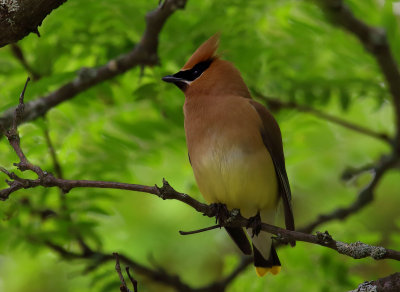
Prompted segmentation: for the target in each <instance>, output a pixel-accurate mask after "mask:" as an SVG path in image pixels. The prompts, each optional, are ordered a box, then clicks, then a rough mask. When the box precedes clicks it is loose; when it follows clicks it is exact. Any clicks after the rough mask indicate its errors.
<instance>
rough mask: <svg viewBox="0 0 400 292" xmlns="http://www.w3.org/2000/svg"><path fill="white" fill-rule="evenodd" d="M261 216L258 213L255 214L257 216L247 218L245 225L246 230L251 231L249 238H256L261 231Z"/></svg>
mask: <svg viewBox="0 0 400 292" xmlns="http://www.w3.org/2000/svg"><path fill="white" fill-rule="evenodd" d="M261 223H262V222H261V216H260V212H257V214H256V215H255V216H253V217H250V218H249V223H248V224H247V226H246V227H247V228H251V229H252V230H253V233H252V235H251V237H254V236H257V235H258V234H259V233H260V231H261Z"/></svg>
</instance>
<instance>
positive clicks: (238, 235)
mask: <svg viewBox="0 0 400 292" xmlns="http://www.w3.org/2000/svg"><path fill="white" fill-rule="evenodd" d="M225 229H226V231H227V232H228V234H229V236H230V237H231V238H232V240H233V241H234V242H235V243H236V245H237V247H238V248H239V249H240V250H241V251H242V252H243V253H244V254H247V255H250V254H251V245H250V242H249V239H248V238H247V236H246V233H245V232H244V230H243V228H241V227H225Z"/></svg>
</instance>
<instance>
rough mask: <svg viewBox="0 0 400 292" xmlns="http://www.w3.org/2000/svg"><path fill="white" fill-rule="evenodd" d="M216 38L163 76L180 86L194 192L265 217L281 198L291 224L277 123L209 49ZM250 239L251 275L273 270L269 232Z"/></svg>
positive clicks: (243, 244) (238, 233) (245, 246)
mask: <svg viewBox="0 0 400 292" xmlns="http://www.w3.org/2000/svg"><path fill="white" fill-rule="evenodd" d="M218 42H219V36H218V35H214V36H212V37H211V38H210V39H209V40H207V41H206V42H205V43H203V44H202V45H201V46H200V47H199V48H198V49H197V50H196V52H195V53H194V54H193V55H192V56H191V57H190V59H189V60H188V61H187V63H186V64H185V65H184V66H183V68H182V69H181V71H179V72H178V73H176V74H174V75H170V76H166V77H164V78H163V80H164V81H167V82H172V83H174V84H176V85H177V86H178V87H179V88H180V89H181V90H182V91H183V92H184V93H185V97H186V98H185V104H184V107H183V108H184V114H185V133H186V141H187V147H188V151H189V157H190V161H191V164H192V168H193V172H194V175H195V178H196V181H197V184H198V186H199V189H200V192H201V193H202V195H203V197H204V199H205V200H206V201H207V202H208V203H222V204H225V205H226V206H227V208H228V209H233V208H238V209H240V211H241V213H242V215H243V216H245V217H247V218H249V217H253V216H255V215H257V214H258V213H259V214H260V217H261V220H262V221H263V222H266V223H270V224H273V223H274V218H275V213H276V209H277V205H278V202H279V199H280V198H282V199H283V206H284V213H285V223H286V228H288V229H291V230H294V220H293V213H292V209H291V204H290V201H291V194H290V186H289V182H288V178H287V174H286V169H285V159H284V154H283V147H282V137H281V132H280V129H279V126H278V124H277V122H276V121H275V119H274V118H273V116H272V115H271V114H270V112H269V111H268V110H267V109H266V108H265V107H264V106H263V105H261V104H259V103H257V102H256V101H254V100H252V99H251V95H250V93H249V90H248V88H247V86H246V84H245V83H244V81H243V79H242V77H241V75H240V72H239V71H238V70H237V69H236V68H235V67H234V65H233V64H231V63H230V62H228V61H225V60H221V59H220V58H219V57H218V56H217V55H216V50H217V48H218ZM227 231H228V233H229V234H230V236H231V237H232V238H233V240H234V241H235V243H236V244H237V245H238V246H239V248H240V249H241V250H242V251H243V252H244V253H247V254H248V253H250V252H251V247H250V245H249V241H248V239H247V237H246V235H245V233H244V231H243V229H242V228H227ZM247 231H248V233H249V234H251V232H250V231H251V230H247ZM251 241H252V243H253V253H254V265H255V266H256V271H257V274H258V275H259V276H262V275H264V274H266V273H267V272H271V273H273V274H277V273H278V272H279V270H280V262H279V258H278V256H277V254H276V251H275V249H274V247H273V245H272V240H271V234H268V233H265V232H261V233H259V234H258V235H256V236H254V237H253V238H251Z"/></svg>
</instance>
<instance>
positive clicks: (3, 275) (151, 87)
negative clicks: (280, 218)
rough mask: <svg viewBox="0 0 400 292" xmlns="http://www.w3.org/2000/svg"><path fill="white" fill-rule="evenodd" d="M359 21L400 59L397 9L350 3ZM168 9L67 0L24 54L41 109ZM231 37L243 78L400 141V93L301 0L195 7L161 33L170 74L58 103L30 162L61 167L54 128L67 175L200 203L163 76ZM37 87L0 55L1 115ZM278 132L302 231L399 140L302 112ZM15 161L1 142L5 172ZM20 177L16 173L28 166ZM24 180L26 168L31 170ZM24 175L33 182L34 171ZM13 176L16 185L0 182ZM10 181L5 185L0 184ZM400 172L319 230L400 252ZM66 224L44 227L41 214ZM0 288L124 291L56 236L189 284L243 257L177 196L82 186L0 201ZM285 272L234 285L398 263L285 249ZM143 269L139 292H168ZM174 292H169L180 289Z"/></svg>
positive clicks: (382, 270)
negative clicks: (212, 41) (212, 40)
mask: <svg viewBox="0 0 400 292" xmlns="http://www.w3.org/2000/svg"><path fill="white" fill-rule="evenodd" d="M346 3H347V4H348V5H349V6H350V7H351V9H352V10H353V11H354V13H355V14H356V16H358V17H360V18H361V19H363V20H364V21H366V22H367V23H369V24H371V25H376V26H380V27H383V28H385V29H386V31H387V34H388V39H389V41H390V45H391V48H392V52H393V54H394V55H395V58H396V59H397V60H399V58H400V50H399V49H400V34H399V21H398V16H396V14H395V13H394V10H393V7H394V6H393V4H394V1H378V0H365V1H346ZM157 4H158V1H155V0H154V1H146V0H141V1H131V0H117V1H111V2H110V1H106V0H96V1H95V0H88V1H78V0H68V1H67V2H66V3H65V4H63V5H62V6H61V7H59V8H58V9H56V10H55V11H53V12H52V13H51V14H50V15H49V16H48V17H47V18H46V19H45V20H44V22H43V25H42V26H41V27H40V28H39V30H40V33H41V37H40V38H38V37H37V36H36V35H34V34H31V35H29V36H28V37H26V38H24V39H23V40H21V41H20V42H19V43H18V45H19V46H20V47H21V49H22V50H23V52H24V55H25V57H26V59H27V61H28V63H29V64H30V66H31V67H32V68H33V70H34V71H35V72H37V73H38V74H39V75H40V76H42V78H41V79H40V80H38V81H34V82H31V83H30V84H29V86H28V89H27V93H26V100H27V101H29V100H34V99H35V98H38V97H40V96H44V95H46V94H47V93H50V92H52V91H54V90H55V89H57V88H58V87H59V86H60V85H62V84H64V83H66V82H68V81H70V80H72V79H73V78H74V77H75V76H76V74H77V71H79V69H80V68H82V67H96V66H100V65H102V64H105V63H106V62H107V61H108V60H109V59H111V58H114V57H117V56H118V55H120V54H123V53H126V52H128V51H130V50H131V49H132V48H133V47H134V44H135V43H137V42H138V41H139V40H140V38H141V36H142V34H143V31H144V28H145V21H144V16H145V14H146V13H147V12H148V11H150V10H152V9H154V8H155V7H156V6H157ZM217 31H219V32H221V43H220V50H219V52H220V53H221V55H222V56H223V58H224V59H227V60H229V61H232V62H233V63H234V64H235V65H236V66H237V67H238V68H239V70H240V71H241V72H242V75H243V78H244V80H245V81H246V83H247V84H248V86H249V87H250V88H252V89H255V90H257V91H259V92H262V93H263V94H265V95H268V96H274V97H277V98H279V99H281V100H283V101H296V102H298V103H299V104H303V105H308V106H312V107H314V108H317V109H320V110H321V111H323V112H326V113H330V114H333V115H335V116H338V117H342V118H344V119H346V120H348V121H351V122H354V123H356V124H360V125H363V126H365V127H367V128H370V129H373V130H376V131H379V132H384V133H388V134H393V132H394V126H393V119H394V117H393V108H392V105H391V97H390V95H389V93H388V90H387V87H386V85H385V83H384V79H383V77H382V74H381V72H380V70H379V68H378V67H377V65H376V62H375V60H374V59H373V58H372V57H371V55H369V54H368V53H367V52H366V51H365V50H364V49H363V48H362V46H361V45H360V43H359V42H358V41H357V40H356V39H355V38H354V37H353V36H351V35H349V34H347V33H345V32H343V31H342V30H341V29H339V28H337V27H335V26H332V25H331V24H330V22H329V21H328V20H327V18H326V16H325V15H324V14H323V12H322V11H321V10H320V8H319V7H317V6H316V5H315V4H314V3H312V2H307V1H296V0H292V1H290V0H285V1H282V0H274V1H264V0H257V1H239V0H236V1H234V0H230V1H228V0H219V1H211V0H203V1H192V0H189V1H188V3H187V5H186V8H185V10H179V11H176V12H175V13H174V14H173V15H172V16H171V17H170V19H169V20H168V21H167V23H166V25H165V27H164V28H163V30H162V32H161V34H160V46H159V56H160V60H161V65H160V66H157V67H153V68H145V69H144V71H143V73H141V70H140V68H134V69H132V70H130V71H128V72H127V73H125V74H123V75H120V76H119V77H117V78H115V79H112V80H110V81H107V82H104V83H102V84H100V85H98V86H95V87H92V88H91V89H89V90H87V91H85V92H83V93H81V94H79V95H78V96H76V97H75V98H74V99H71V100H69V101H67V102H65V103H63V104H61V105H60V106H57V107H56V108H54V109H52V110H51V111H50V112H49V113H48V114H47V115H46V119H38V120H36V121H34V122H31V123H28V124H24V125H23V126H21V127H20V134H21V137H22V147H23V149H24V150H25V152H26V154H27V156H28V158H29V159H30V160H31V161H32V162H33V163H36V164H38V165H40V166H41V167H42V168H43V169H46V170H48V171H51V172H53V171H54V169H53V167H54V166H53V163H52V160H51V156H50V154H49V151H48V147H47V144H46V139H45V136H44V131H46V129H48V131H49V134H50V137H51V140H52V142H53V144H54V148H55V149H56V153H57V156H58V159H59V161H60V164H61V167H62V170H63V174H64V177H65V178H68V179H93V180H110V181H120V182H130V183H138V184H145V185H154V184H159V185H160V184H161V181H162V178H164V177H165V178H166V179H167V180H168V181H169V183H170V184H171V185H172V186H173V187H174V188H175V189H177V190H179V191H181V192H186V193H188V194H190V195H191V196H193V197H195V198H197V199H199V200H202V198H201V195H200V193H199V191H198V189H197V186H196V184H195V181H194V177H193V174H192V170H191V167H190V164H189V162H188V159H187V150H186V145H185V137H184V130H183V113H182V105H183V102H184V96H183V94H182V93H181V92H180V91H179V90H178V89H177V88H175V87H174V86H172V85H170V84H165V83H163V82H161V81H160V78H161V77H162V76H164V75H166V74H170V73H175V72H176V71H177V70H179V68H180V67H181V66H182V65H183V64H184V63H185V62H186V60H187V58H188V57H189V56H190V55H191V54H192V53H193V51H194V50H195V49H196V48H197V46H198V45H199V44H201V43H202V42H203V41H204V40H206V39H207V38H208V37H210V36H211V35H212V34H214V33H215V32H217ZM26 77H27V72H26V70H25V69H24V68H23V67H22V66H21V64H20V62H19V61H18V60H17V59H16V58H15V57H14V56H13V54H12V52H11V49H10V46H6V47H3V48H1V49H0V111H1V112H2V111H4V110H6V109H8V108H9V107H10V106H12V105H15V104H16V103H17V98H18V96H19V93H20V91H21V89H22V87H23V84H24V82H25V79H26ZM274 115H275V117H276V118H277V120H278V122H279V124H280V126H281V130H282V133H283V140H284V148H285V154H286V164H287V171H288V175H289V180H290V182H291V186H292V192H293V205H294V213H295V219H296V224H297V226H299V227H300V226H304V225H305V224H307V223H309V222H311V221H312V220H314V219H315V218H316V217H317V216H318V214H321V213H327V212H329V211H332V210H334V209H335V208H337V207H339V206H346V205H348V204H350V203H351V202H352V201H353V200H354V199H355V198H356V194H357V192H358V191H359V190H360V189H361V188H362V187H363V186H365V185H366V184H367V183H368V181H369V180H370V178H371V177H370V175H369V174H363V175H361V176H360V177H358V178H357V179H354V180H351V181H347V182H344V181H342V180H341V179H340V177H341V174H342V173H343V171H344V170H345V169H346V168H348V167H360V166H363V165H366V164H369V163H373V162H374V161H375V160H377V159H378V158H379V157H380V155H381V154H383V153H385V152H389V146H388V145H386V144H385V143H384V142H382V141H379V140H376V139H373V138H371V137H368V136H365V135H361V134H358V133H356V132H352V131H350V130H347V129H344V128H342V127H340V126H337V125H334V124H331V123H328V122H326V121H324V120H322V119H318V118H316V117H314V116H312V115H309V114H305V113H301V112H298V111H296V110H293V109H291V110H281V111H275V112H274ZM16 161H17V157H16V155H15V153H14V152H13V151H12V149H11V147H10V146H9V144H8V142H7V140H6V139H4V138H2V139H1V140H0V165H2V166H3V167H6V168H7V169H9V170H12V169H14V167H13V165H12V163H13V162H16ZM17 173H18V172H17ZM24 175H25V176H26V175H27V174H24ZM28 176H29V175H28ZM1 178H2V181H3V179H5V178H6V177H5V176H4V175H3V174H2V177H1ZM1 187H2V188H5V187H6V184H5V183H4V182H1ZM399 187H400V175H399V172H395V171H391V172H388V173H387V174H386V175H385V177H384V178H383V179H382V181H381V182H380V184H379V186H378V188H377V191H376V194H375V195H376V196H375V200H374V202H373V203H372V204H370V205H368V206H367V207H365V208H363V209H362V210H361V211H359V212H358V213H356V214H354V215H352V216H350V217H349V218H348V219H346V220H345V221H332V222H329V223H327V224H324V225H322V226H319V227H318V228H317V229H318V230H321V231H324V230H329V232H330V234H332V235H333V236H334V238H335V239H337V240H341V241H346V242H354V241H357V240H360V241H362V242H365V243H369V244H375V245H382V246H385V247H387V248H393V249H396V248H397V249H398V248H399V245H400V235H399V228H400V213H399V206H400V196H399V191H398V190H399ZM46 209H51V210H53V211H56V212H57V215H53V216H50V217H46V218H43V216H42V215H41V214H43V212H42V211H43V210H46ZM0 217H1V220H0V238H1V240H0V291H5V292H20V291H30V292H39V291H41V292H47V291H59V292H64V291H71V292H81V291H118V289H119V280H118V276H117V274H116V273H115V270H114V262H113V261H110V262H107V263H104V264H102V265H98V266H97V265H95V268H94V269H93V270H92V271H90V272H88V273H84V271H85V269H86V267H87V265H88V264H90V263H93V262H91V261H88V260H66V259H63V258H60V257H59V255H58V254H57V253H55V252H54V251H52V250H51V249H49V248H48V247H47V246H46V244H45V242H46V241H48V240H50V241H52V242H54V243H57V244H59V245H60V246H63V247H64V248H65V249H67V250H70V251H79V244H78V242H77V240H76V238H77V234H80V236H81V237H82V238H83V239H84V240H85V242H87V243H88V244H89V245H90V247H91V248H92V249H94V250H97V249H99V250H100V249H101V250H102V251H104V252H106V253H111V252H115V251H118V252H122V253H124V254H126V255H128V256H130V257H131V258H132V259H134V260H136V261H138V262H140V263H142V264H144V265H147V266H149V267H153V266H154V265H156V266H157V265H158V266H161V267H163V268H164V269H165V270H166V271H168V273H170V274H177V275H179V276H180V277H181V278H182V280H183V281H185V282H187V283H188V284H190V285H191V286H193V287H199V286H202V285H206V284H207V283H210V282H212V281H214V280H216V279H220V278H221V277H223V276H224V275H227V274H228V273H229V272H230V271H231V270H232V269H233V268H234V267H235V266H236V264H237V263H238V261H239V258H240V254H239V252H238V250H237V249H236V247H235V246H234V245H233V244H232V243H231V241H230V239H229V238H228V236H227V234H225V232H223V231H222V230H221V231H220V230H213V231H209V232H205V233H201V234H198V235H192V236H185V237H183V236H180V235H179V233H178V230H192V229H196V228H202V227H206V226H209V225H211V224H213V223H214V219H210V218H205V217H203V216H202V215H201V214H199V213H197V212H195V211H193V210H192V209H191V208H189V207H188V206H186V205H184V204H182V203H180V202H178V201H163V200H161V199H159V198H157V197H155V196H153V195H150V194H144V193H133V192H128V191H117V190H101V189H99V190H97V189H74V190H72V191H71V192H70V193H69V194H67V196H66V198H65V200H63V199H60V193H59V190H57V189H44V188H37V189H32V190H21V191H19V192H17V193H14V194H13V195H12V196H11V197H10V199H9V200H7V201H5V202H0ZM279 255H280V258H281V261H282V266H283V267H282V272H281V274H280V275H279V276H275V277H272V276H270V275H269V276H267V277H264V278H257V276H256V274H255V271H254V269H253V268H252V267H251V266H250V267H248V268H247V269H246V270H245V271H244V272H243V273H241V274H240V275H239V276H238V277H237V278H236V279H235V281H234V282H233V283H232V284H231V285H230V286H229V288H228V291H332V292H333V291H347V290H351V289H354V288H356V287H357V285H358V284H359V283H361V282H363V281H365V280H373V279H376V278H379V277H384V276H387V275H389V274H391V273H393V272H395V271H399V269H400V264H399V263H398V262H395V261H393V260H384V261H374V260H372V259H370V258H368V259H363V260H354V259H351V258H349V257H346V256H342V255H339V254H338V253H336V252H335V251H332V250H330V249H327V248H323V247H320V246H315V245H311V244H306V243H301V242H299V243H298V244H297V246H296V247H295V248H289V247H283V248H280V249H279ZM133 274H134V275H135V277H136V278H137V280H138V281H139V288H140V290H139V291H170V290H168V289H167V288H165V287H162V286H160V285H158V284H155V283H154V282H152V280H151V279H148V278H145V277H141V276H140V274H135V270H133ZM171 291H172V290H171Z"/></svg>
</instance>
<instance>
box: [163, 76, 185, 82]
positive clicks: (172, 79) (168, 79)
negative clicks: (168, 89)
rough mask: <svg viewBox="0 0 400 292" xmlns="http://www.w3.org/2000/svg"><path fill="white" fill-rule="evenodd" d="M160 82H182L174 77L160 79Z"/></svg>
mask: <svg viewBox="0 0 400 292" xmlns="http://www.w3.org/2000/svg"><path fill="white" fill-rule="evenodd" d="M161 80H162V81H165V82H169V83H176V82H182V78H179V77H175V76H174V75H167V76H164V77H163V78H161Z"/></svg>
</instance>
